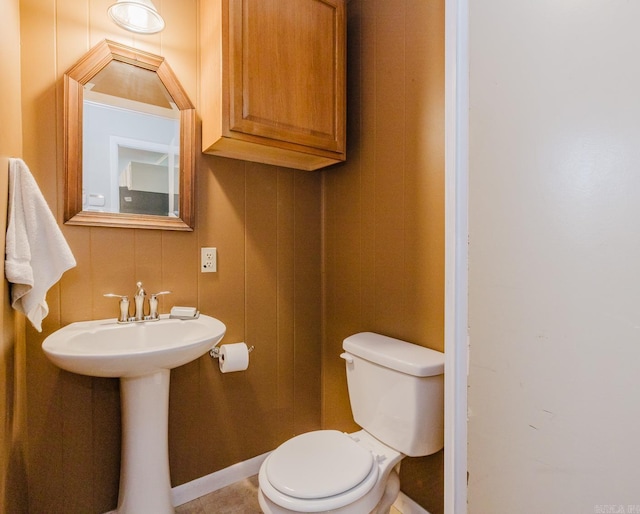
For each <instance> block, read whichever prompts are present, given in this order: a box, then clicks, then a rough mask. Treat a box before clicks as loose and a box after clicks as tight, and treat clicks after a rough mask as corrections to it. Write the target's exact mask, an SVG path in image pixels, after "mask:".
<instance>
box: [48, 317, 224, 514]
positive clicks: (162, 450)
mask: <svg viewBox="0 0 640 514" xmlns="http://www.w3.org/2000/svg"><path fill="white" fill-rule="evenodd" d="M225 331H226V327H225V325H224V324H223V323H222V322H221V321H219V320H217V319H215V318H212V317H210V316H205V315H200V316H199V317H198V318H194V319H189V320H180V319H172V318H169V317H168V316H161V317H160V319H159V320H155V321H144V322H136V323H125V324H119V323H117V322H116V320H115V319H110V320H98V321H81V322H77V323H71V324H70V325H67V326H66V327H63V328H61V329H60V330H58V331H56V332H54V333H53V334H51V335H50V336H49V337H47V338H46V339H45V340H44V342H43V343H42V349H43V350H44V352H45V354H46V355H47V357H48V358H49V359H50V360H51V361H52V362H53V363H54V364H55V365H57V366H58V367H60V368H62V369H64V370H66V371H72V372H74V373H79V374H82V375H90V376H95V377H117V378H120V401H121V404H122V459H121V464H120V491H119V495H118V511H117V512H118V513H119V514H134V513H135V514H140V513H153V514H169V513H173V512H174V509H173V503H172V501H171V482H170V477H169V450H168V440H167V435H168V414H169V374H170V372H169V370H170V369H172V368H176V367H178V366H181V365H182V364H186V363H187V362H190V361H192V360H195V359H197V358H198V357H200V356H202V355H204V354H205V353H206V352H207V351H208V350H209V349H210V348H211V347H212V346H214V345H216V344H217V343H218V342H219V341H220V340H221V339H222V337H223V336H224V333H225Z"/></svg>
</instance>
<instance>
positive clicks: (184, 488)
mask: <svg viewBox="0 0 640 514" xmlns="http://www.w3.org/2000/svg"><path fill="white" fill-rule="evenodd" d="M269 453H271V452H267V453H263V454H262V455H258V456H257V457H253V458H252V459H249V460H245V461H242V462H238V463H237V464H234V465H233V466H229V467H228V468H224V469H221V470H220V471H216V472H215V473H211V474H209V475H206V476H203V477H200V478H196V479H195V480H192V481H191V482H187V483H186V484H182V485H178V486H176V487H174V488H172V489H171V496H172V498H173V506H174V507H177V506H178V505H182V504H183V503H187V502H190V501H192V500H195V499H196V498H200V497H201V496H205V495H206V494H209V493H212V492H214V491H217V490H218V489H222V488H223V487H227V486H228V485H231V484H233V483H235V482H238V481H240V480H244V479H245V478H249V477H252V476H253V475H257V474H258V471H259V470H260V466H261V465H262V462H263V461H264V459H266V458H267V456H268V455H269Z"/></svg>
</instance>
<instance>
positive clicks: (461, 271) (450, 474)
mask: <svg viewBox="0 0 640 514" xmlns="http://www.w3.org/2000/svg"><path fill="white" fill-rule="evenodd" d="M468 42H469V2H468V0H445V322H444V324H445V456H444V511H445V513H446V514H465V513H466V512H467V376H468V369H469V364H468V363H469V344H468V328H467V327H468V283H469V278H468V271H467V270H468V234H469V224H468V212H469V208H468V198H469V44H468Z"/></svg>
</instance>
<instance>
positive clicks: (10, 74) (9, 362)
mask: <svg viewBox="0 0 640 514" xmlns="http://www.w3.org/2000/svg"><path fill="white" fill-rule="evenodd" d="M0 12H2V17H0V77H2V80H0V97H1V98H3V101H2V102H0V205H2V206H3V207H2V208H0V247H2V248H4V243H5V233H6V228H7V209H6V208H5V207H4V206H6V205H7V199H8V187H7V186H8V176H9V175H8V165H9V161H8V160H9V158H10V157H21V156H22V130H21V116H20V9H19V1H18V0H0ZM7 99H10V101H7ZM3 254H4V252H3ZM3 260H4V259H3ZM0 328H1V330H0V338H1V339H0V420H2V423H0V512H2V513H5V512H6V513H9V512H11V513H14V512H15V513H20V512H24V510H23V509H22V506H23V505H24V504H25V500H26V497H27V490H26V483H25V480H24V468H25V463H24V460H25V439H26V418H25V414H26V412H25V393H26V391H25V388H26V386H25V372H24V367H25V364H24V338H22V337H18V336H17V334H18V333H19V330H16V328H17V327H16V317H15V316H14V315H13V311H12V309H11V304H10V301H9V286H8V283H7V282H6V280H5V278H4V263H3V265H2V297H1V299H0ZM18 328H19V327H18Z"/></svg>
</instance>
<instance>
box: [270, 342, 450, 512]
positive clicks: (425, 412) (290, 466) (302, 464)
mask: <svg viewBox="0 0 640 514" xmlns="http://www.w3.org/2000/svg"><path fill="white" fill-rule="evenodd" d="M343 348H344V350H345V352H344V353H343V354H342V355H341V357H342V358H343V359H344V360H345V362H346V374H347V385H348V389H349V399H350V402H351V410H352V412H353V416H354V420H355V422H356V423H357V424H358V425H360V426H361V427H362V430H360V431H359V432H355V433H353V434H345V433H343V432H339V431H337V430H317V431H314V432H308V433H306V434H301V435H298V436H296V437H293V438H292V439H290V440H288V441H286V442H284V443H283V444H281V445H280V446H279V447H278V448H276V449H275V450H274V451H273V452H272V453H271V454H270V455H269V456H268V457H267V458H266V459H265V460H264V462H263V463H262V466H261V467H260V471H259V473H258V482H259V491H258V500H259V503H260V507H261V508H262V510H263V512H265V513H266V514H293V513H301V512H313V513H325V512H326V513H328V512H331V513H334V514H388V513H389V509H390V507H391V505H392V504H393V502H394V501H395V499H396V497H397V495H398V492H399V490H400V479H399V476H398V468H399V466H400V461H401V460H402V459H403V458H404V457H405V456H411V457H417V456H423V455H430V454H432V453H435V452H437V451H438V450H440V449H441V448H442V447H443V445H444V377H443V373H444V354H443V353H441V352H438V351H435V350H431V349H428V348H424V347H422V346H418V345H415V344H412V343H408V342H406V341H400V340H398V339H394V338H391V337H387V336H383V335H380V334H374V333H372V332H362V333H360V334H355V335H353V336H350V337H348V338H346V339H345V340H344V343H343Z"/></svg>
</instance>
